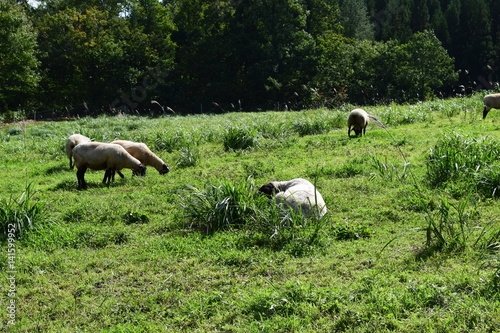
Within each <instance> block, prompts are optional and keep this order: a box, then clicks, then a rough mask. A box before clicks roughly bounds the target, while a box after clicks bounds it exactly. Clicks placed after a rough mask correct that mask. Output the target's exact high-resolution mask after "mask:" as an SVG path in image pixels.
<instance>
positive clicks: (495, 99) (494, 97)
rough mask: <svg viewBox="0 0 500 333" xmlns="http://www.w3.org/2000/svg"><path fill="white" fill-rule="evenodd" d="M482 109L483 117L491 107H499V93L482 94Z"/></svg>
mask: <svg viewBox="0 0 500 333" xmlns="http://www.w3.org/2000/svg"><path fill="white" fill-rule="evenodd" d="M483 103H484V110H483V119H484V118H486V116H487V115H488V112H490V110H491V109H500V94H491V95H486V96H484V99H483Z"/></svg>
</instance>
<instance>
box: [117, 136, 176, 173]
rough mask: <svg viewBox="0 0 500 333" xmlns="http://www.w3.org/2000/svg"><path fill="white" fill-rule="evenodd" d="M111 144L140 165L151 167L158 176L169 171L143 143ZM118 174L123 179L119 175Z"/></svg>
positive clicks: (119, 142)
mask: <svg viewBox="0 0 500 333" xmlns="http://www.w3.org/2000/svg"><path fill="white" fill-rule="evenodd" d="M111 143H113V144H116V145H120V146H122V147H123V148H125V150H126V151H127V152H128V153H129V154H130V155H132V156H134V157H135V158H137V159H138V160H139V161H141V163H142V164H144V165H151V166H152V167H154V168H155V169H156V170H158V172H159V173H160V175H164V174H166V173H168V172H169V171H170V168H169V167H168V165H167V164H165V162H163V160H162V159H161V158H159V157H158V156H156V155H155V154H154V153H153V152H152V151H151V150H150V149H149V148H148V146H146V145H145V144H144V143H140V142H132V141H127V140H116V141H113V142H111ZM118 174H119V175H120V176H121V177H123V175H122V174H121V173H118Z"/></svg>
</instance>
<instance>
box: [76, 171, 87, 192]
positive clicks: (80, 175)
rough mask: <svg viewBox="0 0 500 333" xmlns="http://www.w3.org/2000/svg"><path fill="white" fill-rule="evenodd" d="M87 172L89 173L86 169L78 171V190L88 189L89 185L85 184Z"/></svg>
mask: <svg viewBox="0 0 500 333" xmlns="http://www.w3.org/2000/svg"><path fill="white" fill-rule="evenodd" d="M85 171H87V168H86V167H83V168H80V169H78V171H77V172H76V178H77V179H78V188H79V189H82V190H86V189H87V184H86V183H85Z"/></svg>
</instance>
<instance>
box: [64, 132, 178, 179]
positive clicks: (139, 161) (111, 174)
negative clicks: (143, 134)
mask: <svg viewBox="0 0 500 333" xmlns="http://www.w3.org/2000/svg"><path fill="white" fill-rule="evenodd" d="M66 154H67V155H68V158H69V167H70V168H71V169H72V168H73V166H76V169H77V172H76V178H77V179H78V188H80V189H86V188H87V183H86V182H85V172H86V171H87V169H92V170H106V171H105V173H104V179H103V180H102V182H103V183H106V184H108V185H109V184H110V182H111V181H112V180H114V178H115V174H116V173H118V175H120V177H122V178H123V174H122V173H121V172H120V170H121V169H124V168H127V169H131V170H132V172H133V174H135V175H139V176H144V175H145V174H146V166H148V165H150V166H152V167H154V168H155V169H156V170H158V172H159V173H160V174H161V175H163V174H166V173H168V172H169V171H170V168H169V167H168V165H167V164H166V163H165V162H163V160H162V159H161V158H159V157H158V156H156V155H155V153H153V152H152V151H151V150H150V149H149V148H148V147H147V146H146V145H145V144H144V143H140V142H132V141H126V140H117V141H113V142H111V143H104V142H92V141H91V140H90V139H89V138H87V137H86V136H83V135H81V134H73V135H71V136H70V137H69V138H68V139H67V140H66ZM72 159H74V163H73V160H72Z"/></svg>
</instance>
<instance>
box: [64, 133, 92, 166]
mask: <svg viewBox="0 0 500 333" xmlns="http://www.w3.org/2000/svg"><path fill="white" fill-rule="evenodd" d="M84 142H90V139H89V138H87V137H86V136H84V135H81V134H73V135H70V136H69V138H68V139H67V140H66V155H68V158H69V168H70V169H73V167H74V166H75V165H74V164H73V161H72V157H73V148H75V146H76V145H78V144H80V143H84Z"/></svg>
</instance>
